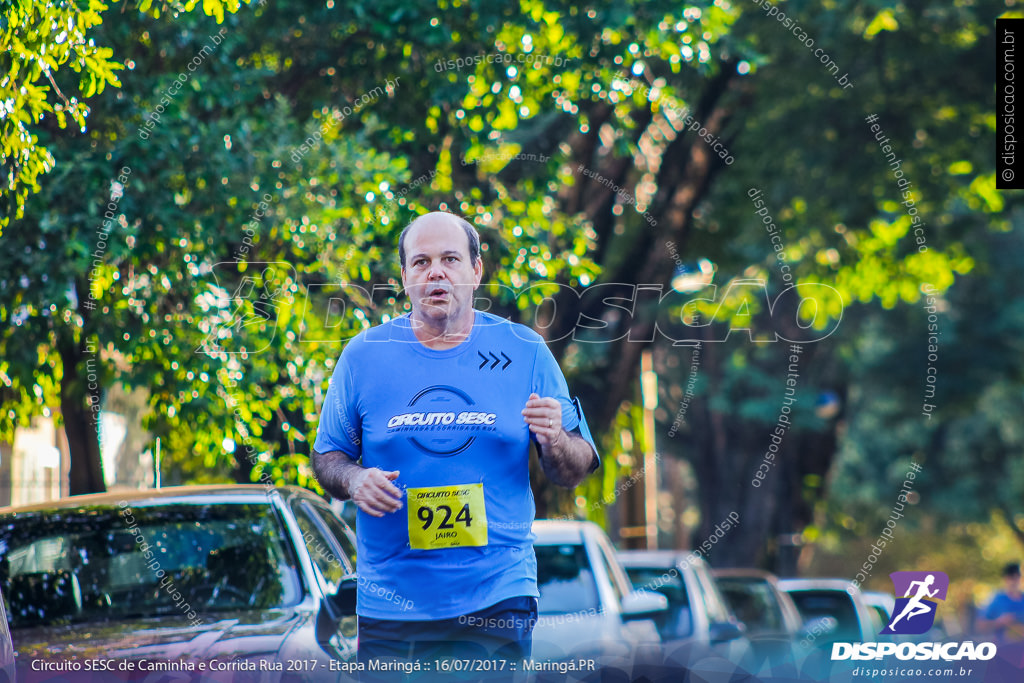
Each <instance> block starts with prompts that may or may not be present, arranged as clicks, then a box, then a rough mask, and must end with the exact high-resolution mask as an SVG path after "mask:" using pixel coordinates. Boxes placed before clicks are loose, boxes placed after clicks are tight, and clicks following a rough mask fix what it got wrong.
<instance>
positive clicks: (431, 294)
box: [427, 287, 448, 299]
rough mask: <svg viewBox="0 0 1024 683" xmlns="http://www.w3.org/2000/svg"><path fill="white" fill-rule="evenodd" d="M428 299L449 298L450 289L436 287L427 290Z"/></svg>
mask: <svg viewBox="0 0 1024 683" xmlns="http://www.w3.org/2000/svg"><path fill="white" fill-rule="evenodd" d="M427 298H428V299H446V298H448V289H447V288H445V287H435V288H434V289H430V290H427Z"/></svg>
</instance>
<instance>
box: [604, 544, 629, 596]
mask: <svg viewBox="0 0 1024 683" xmlns="http://www.w3.org/2000/svg"><path fill="white" fill-rule="evenodd" d="M597 548H598V553H597V555H598V557H599V558H601V560H600V561H601V565H602V566H603V568H604V571H605V574H607V575H608V581H609V582H610V583H611V584H612V592H613V593H614V594H615V602H616V603H618V604H619V605H621V604H622V597H623V590H624V588H625V589H627V590H628V588H626V587H624V586H622V585H621V583H622V581H623V579H624V578H625V577H622V576H620V575H619V574H620V572H619V571H618V567H617V566H616V565H615V561H614V560H613V559H612V558H611V550H610V549H609V548H606V547H605V544H604V543H598V544H597Z"/></svg>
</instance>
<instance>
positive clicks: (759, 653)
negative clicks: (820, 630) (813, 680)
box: [712, 569, 806, 675]
mask: <svg viewBox="0 0 1024 683" xmlns="http://www.w3.org/2000/svg"><path fill="white" fill-rule="evenodd" d="M712 574H713V575H714V577H715V581H716V582H717V583H718V588H719V589H720V590H721V591H722V595H723V596H724V597H725V600H726V602H728V603H729V606H730V607H731V608H732V611H733V613H734V614H735V615H736V616H737V618H739V619H740V621H742V622H743V624H744V625H745V626H746V627H747V630H746V635H747V638H748V639H749V640H750V644H751V648H752V649H753V653H754V658H755V660H756V662H757V664H758V666H757V667H756V668H757V669H760V668H761V666H763V663H767V665H768V666H769V667H770V671H771V672H772V673H773V674H774V675H780V674H783V673H786V674H787V675H794V674H795V671H796V670H797V668H798V667H799V664H800V662H802V660H803V659H804V657H805V655H806V652H805V649H804V648H801V647H800V646H799V644H798V643H799V641H800V639H801V638H802V637H803V635H804V630H803V619H802V618H801V617H800V612H799V610H797V608H796V605H795V604H794V603H793V600H792V598H790V597H789V594H788V593H786V592H785V591H784V590H782V589H781V588H780V587H779V581H778V579H777V578H776V576H775V575H774V574H771V573H769V572H766V571H762V570H760V569H715V570H713V571H712Z"/></svg>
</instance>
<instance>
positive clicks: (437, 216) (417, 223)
mask: <svg viewBox="0 0 1024 683" xmlns="http://www.w3.org/2000/svg"><path fill="white" fill-rule="evenodd" d="M439 223H447V224H451V225H457V226H459V227H460V228H462V231H463V233H465V235H466V241H467V243H468V244H467V245H466V246H467V252H468V254H469V258H470V264H471V265H474V266H475V265H476V264H477V262H478V261H479V260H480V235H479V234H477V231H476V228H474V227H473V226H472V225H470V223H469V221H467V220H466V219H464V218H462V217H461V216H456V215H455V214H453V213H448V212H447V211H431V212H430V213H426V214H423V215H422V216H420V217H418V218H416V219H415V220H414V221H413V222H412V223H409V225H407V226H405V229H404V230H402V234H401V235H400V236H399V237H398V260H399V261H401V264H402V268H405V267H406V265H407V264H406V262H405V257H406V252H405V238H406V237H407V236H408V235H409V233H410V232H412V231H413V230H414V229H419V228H420V227H426V226H428V225H437V224H439Z"/></svg>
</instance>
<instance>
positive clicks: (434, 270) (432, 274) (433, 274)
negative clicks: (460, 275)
mask: <svg viewBox="0 0 1024 683" xmlns="http://www.w3.org/2000/svg"><path fill="white" fill-rule="evenodd" d="M443 277H444V268H442V267H441V263H440V262H439V261H434V262H433V263H431V264H430V269H429V270H427V278H428V279H430V280H439V279H441V278H443Z"/></svg>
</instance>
